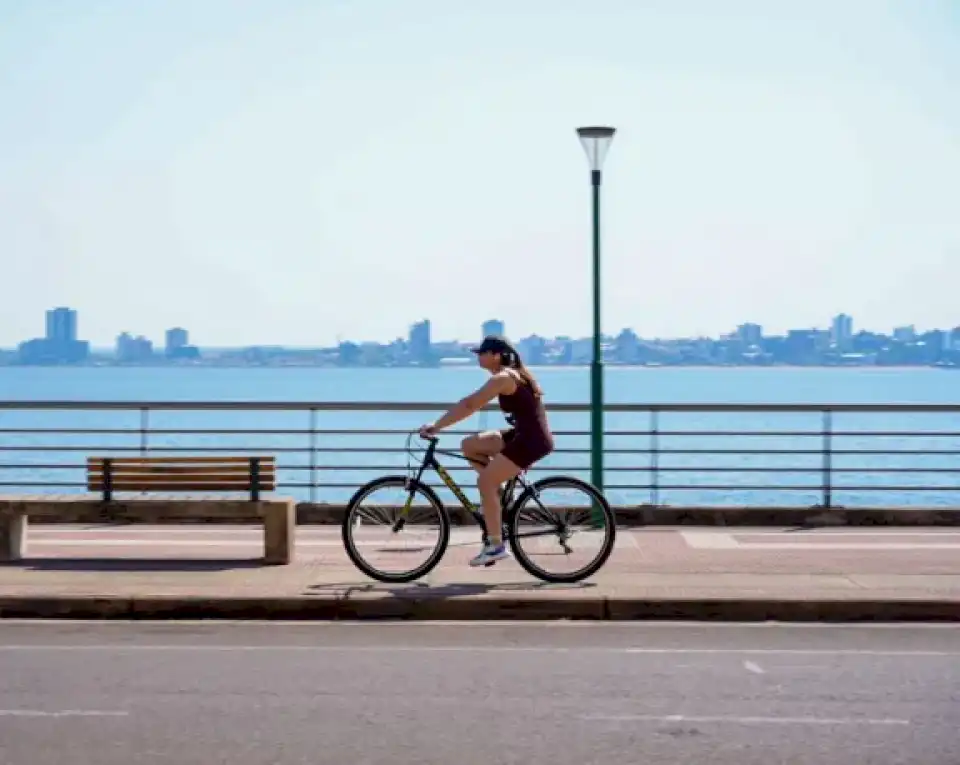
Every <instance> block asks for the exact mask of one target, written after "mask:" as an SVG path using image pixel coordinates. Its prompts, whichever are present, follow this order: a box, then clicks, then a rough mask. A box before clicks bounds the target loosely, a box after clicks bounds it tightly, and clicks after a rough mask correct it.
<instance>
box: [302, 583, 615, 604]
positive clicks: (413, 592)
mask: <svg viewBox="0 0 960 765" xmlns="http://www.w3.org/2000/svg"><path fill="white" fill-rule="evenodd" d="M596 586H597V585H596V584H595V583H594V582H576V583H573V584H552V583H549V582H535V581H534V582H490V583H487V582H444V583H442V584H432V583H430V582H429V581H428V582H410V583H409V584H383V583H380V582H363V583H358V582H332V583H324V584H313V585H310V586H308V587H307V594H316V595H320V594H327V593H338V594H339V595H340V597H341V598H342V599H344V600H349V599H350V598H351V597H353V596H356V595H377V594H380V595H387V596H390V597H392V598H397V599H399V600H445V599H447V598H463V597H470V596H475V595H488V594H490V593H497V592H531V593H532V592H540V593H553V592H580V591H584V590H589V589H592V588H594V587H596Z"/></svg>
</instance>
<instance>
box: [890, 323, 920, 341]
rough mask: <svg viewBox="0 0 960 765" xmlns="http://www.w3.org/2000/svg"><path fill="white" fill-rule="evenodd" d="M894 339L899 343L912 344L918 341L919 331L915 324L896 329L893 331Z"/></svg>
mask: <svg viewBox="0 0 960 765" xmlns="http://www.w3.org/2000/svg"><path fill="white" fill-rule="evenodd" d="M893 339H894V340H896V341H897V342H898V343H912V342H914V341H915V340H916V339H917V329H916V327H914V326H913V324H908V325H907V326H905V327H896V328H895V329H894V330H893Z"/></svg>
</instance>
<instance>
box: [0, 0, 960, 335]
mask: <svg viewBox="0 0 960 765" xmlns="http://www.w3.org/2000/svg"><path fill="white" fill-rule="evenodd" d="M0 73H2V74H0V104H2V110H3V115H2V118H0V258H2V264H3V268H2V274H3V277H2V284H3V290H2V293H0V295H2V303H0V345H12V344H13V343H15V342H16V341H17V340H19V339H22V338H24V337H27V336H35V335H37V334H39V333H40V332H41V331H42V327H43V310H44V309H45V308H47V307H48V306H52V305H70V306H73V307H75V308H77V309H78V310H79V311H80V312H81V316H80V327H81V334H82V335H83V336H84V337H86V338H87V339H90V340H93V341H94V342H96V343H98V344H102V343H110V342H112V340H113V338H114V337H115V336H116V335H117V334H118V333H119V332H120V331H121V330H128V331H131V332H135V333H144V334H147V335H150V336H153V337H154V338H155V339H160V336H161V333H162V331H163V330H164V329H165V328H166V327H169V326H174V325H182V326H186V327H188V328H189V329H191V331H192V333H193V339H194V340H195V341H196V342H199V343H201V344H203V345H224V344H240V343H266V342H276V343H289V344H297V345H309V344H325V343H330V342H334V341H335V340H336V339H337V337H338V336H343V337H352V338H355V339H379V340H389V339H391V338H393V337H395V336H397V335H400V334H405V333H406V328H407V326H408V325H409V324H410V323H411V322H413V321H415V320H417V319H420V318H422V317H424V316H428V317H430V318H431V319H432V320H433V322H434V334H435V336H436V337H440V338H448V339H452V338H459V339H462V340H468V339H474V338H475V337H476V336H477V334H478V333H479V325H480V323H481V321H483V320H484V319H486V318H490V317H500V318H502V319H504V320H506V322H507V331H508V333H509V334H510V335H512V336H520V335H524V334H527V333H530V332H540V333H542V334H561V333H567V334H585V333H588V332H589V331H590V326H591V325H590V321H591V305H590V294H591V293H590V274H591V271H590V261H589V246H590V229H589V225H590V218H589V185H588V172H587V164H586V159H585V157H584V155H583V152H582V149H581V147H580V145H579V143H578V142H577V140H576V136H575V133H574V128H575V127H576V126H577V125H580V124H592V123H609V124H613V125H616V126H617V128H618V131H619V132H618V135H617V138H616V140H615V142H614V144H613V146H612V148H611V150H610V153H609V155H608V157H607V164H606V167H605V170H606V173H605V187H604V208H603V211H604V228H603V236H604V239H603V241H604V259H603V290H604V309H603V323H604V329H605V330H607V331H611V332H616V331H618V330H619V329H621V328H623V327H626V326H630V327H633V328H635V329H636V330H637V331H638V332H639V333H640V334H641V335H646V336H656V335H674V336H677V335H689V334H699V333H709V334H715V333H718V332H721V331H726V330H728V329H731V328H732V327H733V326H734V325H735V324H736V323H737V322H740V321H745V320H748V321H756V322H759V323H762V324H763V325H764V326H765V327H769V329H770V330H773V331H779V330H783V329H784V328H786V327H790V326H811V325H821V326H822V325H826V323H827V322H828V321H829V318H830V316H831V315H832V314H834V313H836V312H839V311H847V312H849V313H852V314H853V315H854V317H855V320H856V322H857V325H858V326H864V325H866V326H870V327H873V328H877V329H887V328H890V327H892V326H894V325H897V324H902V323H908V322H914V323H916V324H917V326H918V328H926V327H930V326H943V327H952V326H954V325H956V324H960V302H958V300H957V285H958V284H960V98H957V96H956V87H957V83H958V82H960V5H958V4H957V3H956V2H951V0H910V1H909V2H896V1H894V0H889V1H886V0H844V1H843V2H838V1H836V0H833V1H831V0H820V1H818V0H813V1H812V2H802V3H801V2H771V1H770V0H755V1H748V0H725V1H724V2H711V0H702V1H697V0H651V1H649V2H647V1H644V0H632V1H630V0H594V2H592V3H584V2H568V1H567V0H513V2H506V1H505V0H485V2H483V3H467V2H451V1H450V0H405V1H404V2H395V1H394V0H353V1H352V2H346V1H345V0H314V1H312V2H307V1H306V0H270V2H267V1H266V0H260V1H258V2H253V1H252V0H204V1H203V2H196V1H195V0H167V1H166V2H156V3H130V2H126V1H124V0H110V1H106V0H104V1H103V2H95V1H94V0H89V1H88V2H80V1H79V0H74V1H70V2H68V1H67V0H46V1H45V2H42V3H41V2H35V1H34V0H6V1H5V2H3V3H2V4H0Z"/></svg>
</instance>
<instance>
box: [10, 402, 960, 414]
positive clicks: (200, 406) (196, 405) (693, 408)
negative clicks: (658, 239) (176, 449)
mask: <svg viewBox="0 0 960 765" xmlns="http://www.w3.org/2000/svg"><path fill="white" fill-rule="evenodd" d="M454 403H455V402H452V401H447V402H428V401H422V402H397V401H376V402H375V401H27V400H20V401H10V400H6V401H0V409H11V410H17V409H20V410H30V409H33V410H57V409H59V410H64V409H65V410H71V409H72V410H85V411H106V410H111V409H115V410H121V411H134V410H142V409H151V410H156V411H160V410H167V411H202V410H210V411H243V410H248V411H304V412H309V411H311V410H315V411H318V412H320V411H325V412H330V411H343V412H377V411H392V412H427V411H443V410H446V409H449V408H450V407H451V406H452V405H453V404H454ZM547 409H548V410H550V411H555V412H588V411H590V405H589V404H574V403H553V404H547ZM604 410H605V411H608V412H700V413H713V412H716V413H724V412H812V413H820V412H838V413H843V412H848V413H857V412H864V413H868V412H913V413H918V414H919V413H931V414H935V413H946V412H955V413H958V414H960V404H878V403H874V404H840V403H822V404H813V403H806V404H774V403H770V404H746V403H744V404H737V403H717V404H703V403H656V404H606V405H604ZM482 411H499V408H498V407H496V406H494V405H488V406H486V407H484V408H483V410H482Z"/></svg>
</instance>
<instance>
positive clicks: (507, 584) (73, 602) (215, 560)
mask: <svg viewBox="0 0 960 765" xmlns="http://www.w3.org/2000/svg"><path fill="white" fill-rule="evenodd" d="M261 538H262V537H261V533H260V531H259V530H258V529H256V528H250V527H247V528H244V527H196V526H192V527H171V526H163V527H141V526H118V527H69V528H67V527H38V526H33V527H31V529H30V532H29V555H30V556H31V557H30V559H28V560H26V561H23V562H21V563H19V564H7V565H3V566H0V616H77V617H93V616H125V617H138V618H150V617H153V618H174V617H190V618H200V617H209V618H217V617H231V618H234V617H236V618H239V617H256V618H264V617H276V618H365V617H366V618H373V617H393V618H449V619H470V618H474V619H494V618H520V619H522V618H588V619H634V618H677V619H683V618H687V619H712V618H719V619H732V620H737V619H746V620H762V619H783V620H804V621H807V620H861V619H879V620H911V619H921V620H951V621H960V531H953V530H939V529H922V530H913V531H904V530H901V529H878V530H875V531H874V530H863V529H856V530H849V529H842V530H841V529H830V530H827V529H818V530H810V531H790V530H776V529H769V528H764V529H736V530H729V529H727V530H717V529H707V528H705V529H690V528H684V529H682V530H676V529H663V528H657V529H646V530H644V529H637V530H629V529H622V530H620V532H619V534H618V544H617V549H616V550H615V551H614V553H613V555H612V556H611V558H610V560H609V561H608V563H607V565H606V566H605V567H604V569H603V570H602V571H601V572H599V573H598V574H597V575H596V576H595V577H593V578H592V579H591V580H589V581H587V582H585V583H581V584H578V585H543V584H541V583H539V582H537V581H536V580H534V579H532V578H531V577H530V576H529V575H528V574H526V573H525V572H524V571H523V570H522V569H521V568H520V567H519V566H518V565H517V564H516V563H515V562H512V561H508V562H503V563H500V564H497V566H495V567H493V568H490V569H481V570H474V569H470V568H469V567H467V566H466V560H467V559H468V558H469V557H470V555H472V554H473V553H474V552H475V551H476V548H477V541H478V540H477V532H476V530H474V529H470V530H456V532H455V534H454V539H453V540H452V544H451V547H450V549H449V550H448V552H447V556H446V558H445V560H444V562H443V563H442V564H441V565H440V567H439V568H438V569H436V570H435V572H434V573H433V574H431V575H430V576H429V577H427V578H426V579H424V580H422V581H420V582H418V583H415V584H410V585H382V584H378V583H376V582H372V581H371V580H369V579H367V578H366V577H364V576H363V575H362V574H361V573H360V572H359V571H357V570H356V569H355V568H354V567H353V566H352V564H351V563H350V561H349V560H348V559H347V557H346V555H345V554H344V552H343V550H342V547H341V544H340V538H339V530H338V529H332V528H329V527H327V528H323V527H301V528H300V529H299V530H298V538H297V562H296V563H295V564H293V565H290V566H270V567H265V566H261V565H260V564H258V563H257V562H256V561H255V558H256V557H257V556H258V554H259V551H260V544H261Z"/></svg>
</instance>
